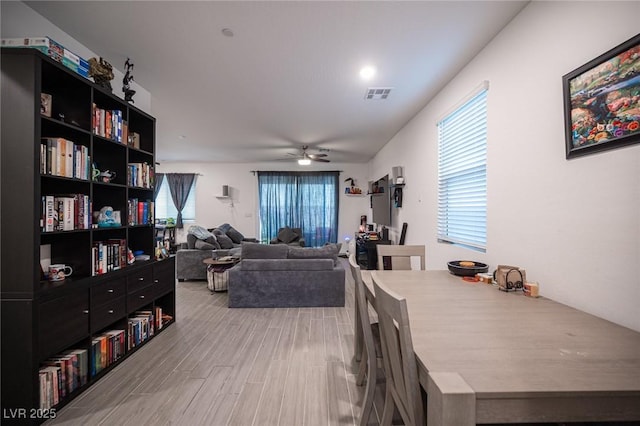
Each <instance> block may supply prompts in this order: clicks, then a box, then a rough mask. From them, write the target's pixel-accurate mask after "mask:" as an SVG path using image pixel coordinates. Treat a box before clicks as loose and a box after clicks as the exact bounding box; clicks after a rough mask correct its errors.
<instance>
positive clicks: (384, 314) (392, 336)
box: [372, 274, 425, 425]
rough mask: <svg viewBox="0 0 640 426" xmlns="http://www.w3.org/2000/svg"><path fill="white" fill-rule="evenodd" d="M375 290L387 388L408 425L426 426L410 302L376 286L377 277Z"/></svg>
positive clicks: (375, 284)
mask: <svg viewBox="0 0 640 426" xmlns="http://www.w3.org/2000/svg"><path fill="white" fill-rule="evenodd" d="M373 275H375V274H372V276H373ZM373 286H374V289H375V295H376V301H375V303H376V310H377V313H378V322H379V324H380V340H381V342H382V359H383V363H384V371H385V376H386V385H387V387H388V388H389V389H388V390H389V391H390V392H391V395H392V396H393V399H394V402H395V405H396V407H397V408H398V411H399V412H400V415H401V416H402V419H403V420H404V423H405V424H406V425H423V424H425V419H424V411H423V406H422V395H421V392H420V382H419V381H418V366H417V361H416V356H415V353H414V352H413V341H412V340H411V330H410V328H409V315H408V313H407V301H406V300H405V298H404V297H402V296H400V295H398V294H396V293H395V292H393V291H391V290H389V289H388V288H387V287H385V286H382V285H381V284H379V283H378V282H376V280H375V277H373ZM385 405H386V404H385Z"/></svg>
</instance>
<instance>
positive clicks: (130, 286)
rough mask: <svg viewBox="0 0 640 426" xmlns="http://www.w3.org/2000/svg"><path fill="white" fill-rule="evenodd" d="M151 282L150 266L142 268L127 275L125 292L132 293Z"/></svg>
mask: <svg viewBox="0 0 640 426" xmlns="http://www.w3.org/2000/svg"><path fill="white" fill-rule="evenodd" d="M151 284H153V279H152V275H151V268H143V269H140V270H139V271H135V272H133V273H132V274H131V275H129V276H127V293H129V294H131V293H134V292H136V291H138V290H140V289H141V288H144V287H147V286H150V285H151Z"/></svg>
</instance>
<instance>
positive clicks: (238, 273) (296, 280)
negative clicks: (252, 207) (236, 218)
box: [229, 243, 345, 308]
mask: <svg viewBox="0 0 640 426" xmlns="http://www.w3.org/2000/svg"><path fill="white" fill-rule="evenodd" d="M339 251H340V245H336V244H331V245H327V246H324V247H319V248H302V247H291V246H287V245H283V244H277V245H264V244H255V243H243V244H242V260H241V261H240V263H238V264H237V265H236V266H234V267H233V268H231V269H229V307H230V308H285V307H286V308H288V307H319V306H344V298H345V294H344V293H345V289H344V286H345V271H344V268H343V267H342V264H341V263H340V262H338V253H339Z"/></svg>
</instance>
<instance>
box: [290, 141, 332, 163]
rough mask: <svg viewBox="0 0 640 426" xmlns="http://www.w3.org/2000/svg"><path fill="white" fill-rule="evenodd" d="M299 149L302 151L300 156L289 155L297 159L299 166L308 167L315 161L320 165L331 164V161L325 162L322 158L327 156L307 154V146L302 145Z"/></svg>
mask: <svg viewBox="0 0 640 426" xmlns="http://www.w3.org/2000/svg"><path fill="white" fill-rule="evenodd" d="M301 149H302V152H301V153H300V154H293V153H291V152H290V153H289V155H291V156H294V157H297V158H298V164H299V165H300V166H308V165H310V164H311V162H312V161H317V162H320V163H329V162H331V160H327V159H326V158H324V157H326V156H327V154H322V153H320V154H309V153H308V152H307V149H309V146H308V145H303V146H302V147H301ZM325 151H328V150H325Z"/></svg>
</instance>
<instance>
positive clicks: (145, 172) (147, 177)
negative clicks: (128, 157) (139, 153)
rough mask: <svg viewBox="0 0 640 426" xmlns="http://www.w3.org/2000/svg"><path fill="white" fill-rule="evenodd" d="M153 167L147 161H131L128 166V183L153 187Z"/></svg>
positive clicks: (141, 186) (140, 186)
mask: <svg viewBox="0 0 640 426" xmlns="http://www.w3.org/2000/svg"><path fill="white" fill-rule="evenodd" d="M154 178H155V176H154V171H153V167H152V166H151V165H150V164H147V163H129V167H128V168H127V185H129V186H137V187H139V188H153V184H154Z"/></svg>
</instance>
